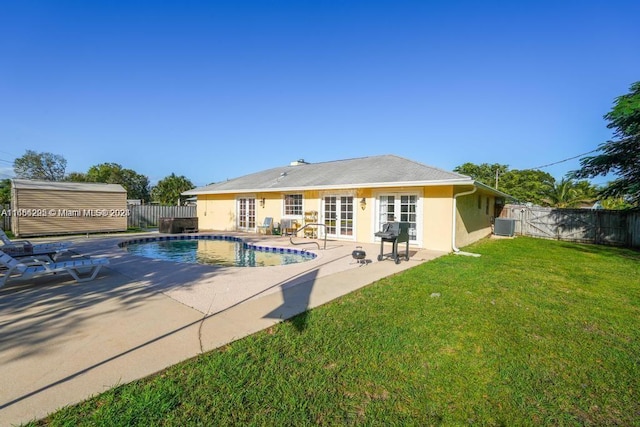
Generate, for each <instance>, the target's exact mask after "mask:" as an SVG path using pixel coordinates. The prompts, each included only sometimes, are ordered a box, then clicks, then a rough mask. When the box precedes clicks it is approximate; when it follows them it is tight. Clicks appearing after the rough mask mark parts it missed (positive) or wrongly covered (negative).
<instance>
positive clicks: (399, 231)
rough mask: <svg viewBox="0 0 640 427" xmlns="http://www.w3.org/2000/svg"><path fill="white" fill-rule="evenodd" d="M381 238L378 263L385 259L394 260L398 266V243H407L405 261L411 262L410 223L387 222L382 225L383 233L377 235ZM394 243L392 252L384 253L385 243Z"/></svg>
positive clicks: (379, 232)
mask: <svg viewBox="0 0 640 427" xmlns="http://www.w3.org/2000/svg"><path fill="white" fill-rule="evenodd" d="M376 237H380V255H378V261H382V260H383V259H385V258H391V259H393V260H394V261H395V262H396V264H400V254H399V253H398V243H403V242H406V243H407V248H406V251H405V254H404V259H405V260H407V261H409V223H408V222H387V223H385V224H383V225H382V231H378V232H377V233H376ZM385 242H390V243H392V252H390V253H387V254H385V253H384V243H385Z"/></svg>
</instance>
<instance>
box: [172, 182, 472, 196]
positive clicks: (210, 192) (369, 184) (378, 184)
mask: <svg viewBox="0 0 640 427" xmlns="http://www.w3.org/2000/svg"><path fill="white" fill-rule="evenodd" d="M473 184H474V182H473V180H470V179H453V180H450V179H448V180H429V181H395V182H367V183H361V184H335V185H312V186H308V187H280V188H257V187H256V188H246V189H235V190H202V191H197V189H193V190H189V191H185V192H184V193H182V195H183V196H198V195H213V194H234V193H286V192H291V191H321V190H344V189H345V188H355V189H359V188H392V187H435V186H440V185H473Z"/></svg>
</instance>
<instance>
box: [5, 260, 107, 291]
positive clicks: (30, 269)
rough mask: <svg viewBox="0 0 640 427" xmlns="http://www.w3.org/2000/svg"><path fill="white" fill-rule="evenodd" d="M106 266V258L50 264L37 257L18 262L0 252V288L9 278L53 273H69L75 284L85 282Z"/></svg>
mask: <svg viewBox="0 0 640 427" xmlns="http://www.w3.org/2000/svg"><path fill="white" fill-rule="evenodd" d="M107 264H109V260H108V259H106V258H78V259H70V260H68V261H61V262H50V261H48V260H44V259H38V258H37V257H33V258H24V259H19V260H18V259H15V258H13V257H12V256H11V255H8V254H6V253H4V252H0V267H3V268H4V269H0V274H3V277H2V279H1V280H0V288H1V287H3V286H4V285H5V284H6V283H7V281H8V280H9V279H10V278H15V279H30V278H32V277H35V276H42V275H45V274H55V273H69V274H70V275H71V277H73V278H74V279H75V280H76V282H87V281H90V280H93V279H95V278H96V276H97V275H98V272H99V271H100V269H101V268H102V266H103V265H107ZM5 269H6V270H5ZM87 270H88V271H87ZM81 276H84V277H81Z"/></svg>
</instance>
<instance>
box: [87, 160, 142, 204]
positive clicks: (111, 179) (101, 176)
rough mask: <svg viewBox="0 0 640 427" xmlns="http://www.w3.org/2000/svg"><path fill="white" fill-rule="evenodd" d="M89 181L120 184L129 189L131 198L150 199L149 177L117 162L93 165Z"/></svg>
mask: <svg viewBox="0 0 640 427" xmlns="http://www.w3.org/2000/svg"><path fill="white" fill-rule="evenodd" d="M86 179H87V182H104V183H107V184H120V185H122V186H123V187H124V189H125V190H127V197H128V198H129V199H140V200H142V201H144V202H148V201H149V196H150V195H149V178H147V177H146V176H145V175H141V174H139V173H137V172H136V171H134V170H131V169H125V168H123V167H122V166H120V165H119V164H117V163H101V164H99V165H95V166H91V167H90V168H89V170H88V171H87V174H86Z"/></svg>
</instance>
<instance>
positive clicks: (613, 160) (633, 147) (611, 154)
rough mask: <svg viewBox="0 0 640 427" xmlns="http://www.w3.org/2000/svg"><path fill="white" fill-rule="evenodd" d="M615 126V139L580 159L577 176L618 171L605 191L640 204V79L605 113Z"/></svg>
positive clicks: (606, 118)
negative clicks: (591, 154)
mask: <svg viewBox="0 0 640 427" xmlns="http://www.w3.org/2000/svg"><path fill="white" fill-rule="evenodd" d="M604 118H605V120H607V121H608V122H609V123H608V124H607V127H608V128H609V129H613V135H614V138H615V139H614V140H610V141H607V142H605V143H602V144H600V145H599V146H598V151H599V152H600V154H597V155H594V156H588V157H584V158H582V159H580V166H581V168H580V169H578V170H576V171H572V172H571V175H570V176H571V177H573V178H593V177H595V176H599V175H607V174H609V173H614V174H615V175H616V176H617V178H616V179H615V180H614V181H613V182H612V183H610V185H608V186H607V187H605V188H604V189H603V190H602V191H601V196H603V197H614V198H615V197H623V198H627V199H628V200H629V202H630V203H632V204H633V205H635V206H636V207H638V206H640V81H638V82H635V83H633V84H632V85H631V89H630V92H629V93H627V94H625V95H622V96H619V97H618V98H616V99H615V102H614V104H613V108H612V109H611V111H609V112H608V113H607V114H605V115H604Z"/></svg>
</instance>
